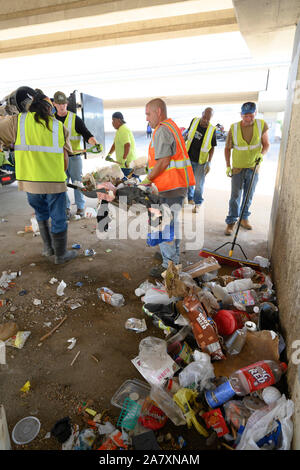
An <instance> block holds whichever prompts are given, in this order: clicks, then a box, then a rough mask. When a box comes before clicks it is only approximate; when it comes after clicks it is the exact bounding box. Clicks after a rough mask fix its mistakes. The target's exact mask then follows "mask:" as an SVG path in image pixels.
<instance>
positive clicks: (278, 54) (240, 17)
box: [232, 0, 300, 62]
mask: <svg viewBox="0 0 300 470" xmlns="http://www.w3.org/2000/svg"><path fill="white" fill-rule="evenodd" d="M232 2H233V6H234V9H235V13H236V17H237V21H238V24H239V29H240V31H241V34H242V35H243V37H244V39H245V41H246V43H247V46H248V47H249V49H250V51H251V54H252V56H253V58H254V59H256V60H268V61H277V62H280V61H290V59H291V54H292V50H293V42H294V36H295V29H296V24H297V23H298V22H299V20H300V2H299V0H272V1H271V2H270V0H251V2H249V1H248V0H232Z"/></svg>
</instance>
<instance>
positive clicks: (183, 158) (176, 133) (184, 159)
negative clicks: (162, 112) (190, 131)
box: [163, 121, 189, 166]
mask: <svg viewBox="0 0 300 470" xmlns="http://www.w3.org/2000/svg"><path fill="white" fill-rule="evenodd" d="M163 123H164V125H166V126H167V127H169V128H170V129H171V131H173V132H174V134H175V135H176V137H177V139H176V140H177V142H178V143H179V145H180V148H181V151H182V159H181V160H182V161H184V162H185V163H187V162H189V158H186V157H185V155H184V149H183V146H182V143H181V140H180V136H179V135H178V132H177V131H176V129H175V127H174V126H172V124H171V123H170V122H167V121H163ZM177 161H178V160H177ZM185 166H186V165H185Z"/></svg>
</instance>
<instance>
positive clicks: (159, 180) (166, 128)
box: [141, 98, 195, 278]
mask: <svg viewBox="0 0 300 470" xmlns="http://www.w3.org/2000/svg"><path fill="white" fill-rule="evenodd" d="M146 120H147V121H148V122H149V124H150V126H151V128H152V129H154V131H153V134H152V138H151V142H150V145H149V150H148V168H149V173H148V176H147V177H146V178H145V179H144V180H143V181H142V183H141V184H151V183H154V184H155V186H156V187H157V189H158V192H159V196H160V200H161V202H162V204H165V205H166V206H168V207H169V208H170V210H171V213H172V216H173V221H174V233H175V236H174V239H173V240H172V241H171V242H164V241H163V242H162V243H160V245H159V247H160V252H161V260H162V264H161V266H158V267H154V268H153V269H152V270H151V271H150V275H151V276H153V277H157V278H159V277H160V276H161V273H162V272H163V271H165V269H166V268H167V267H168V262H169V261H173V263H174V264H175V265H177V264H179V257H180V240H181V233H180V228H179V223H178V217H179V213H180V211H181V209H182V206H183V201H184V198H185V197H186V194H187V190H188V188H189V186H191V185H194V184H195V178H194V173H193V169H192V165H191V162H190V159H189V156H188V153H187V150H186V147H185V142H184V139H183V137H182V134H181V132H180V129H179V128H178V126H177V125H176V124H175V122H174V121H173V120H172V119H170V118H168V117H167V106H166V103H165V102H164V101H163V100H162V99H160V98H156V99H154V100H151V101H149V103H147V105H146Z"/></svg>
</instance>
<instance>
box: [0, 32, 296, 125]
mask: <svg viewBox="0 0 300 470" xmlns="http://www.w3.org/2000/svg"><path fill="white" fill-rule="evenodd" d="M0 67H1V70H2V71H3V70H6V73H5V74H2V78H1V82H0V99H2V98H4V97H5V96H6V95H7V94H9V93H11V91H13V90H14V89H16V88H18V87H19V86H23V85H27V86H30V87H32V88H41V89H42V90H43V91H44V92H45V94H47V95H49V96H50V97H52V96H53V94H54V93H55V91H57V90H61V91H63V92H64V93H65V94H66V95H67V96H68V95H69V94H70V93H71V92H73V91H74V90H78V91H79V92H83V93H87V94H90V95H93V96H96V97H98V98H102V99H103V100H104V103H105V100H115V102H116V103H117V100H118V99H123V98H134V97H149V96H150V97H159V96H176V95H194V94H214V93H222V92H238V91H257V90H260V91H263V90H264V89H265V87H266V82H267V73H268V68H269V67H272V68H273V69H274V70H276V69H277V77H275V84H274V83H273V86H274V90H275V93H276V96H283V95H284V93H285V91H286V89H285V83H286V76H287V71H288V64H266V63H257V62H254V61H253V59H252V58H251V54H250V52H249V49H248V47H247V45H246V43H245V41H244V39H243V37H242V36H241V34H240V32H238V31H236V32H231V33H222V34H212V35H201V36H194V37H187V38H177V39H168V40H163V41H153V42H142V43H136V44H122V45H114V46H106V47H99V48H93V49H83V50H78V51H65V52H59V53H51V54H42V55H41V54H39V55H31V56H26V57H16V58H10V59H2V60H0ZM217 109H218V113H219V116H218V118H216V119H217V121H218V122H220V121H223V122H225V123H227V121H228V122H232V117H233V116H232V114H233V115H234V118H235V116H237V115H238V112H239V106H238V105H219V106H217ZM115 110H121V111H123V112H126V114H127V116H128V120H129V122H130V125H131V127H132V128H134V129H136V130H141V129H143V128H144V125H145V122H144V110H143V109H142V108H137V109H135V108H133V109H126V110H122V109H111V108H108V107H105V108H104V119H105V130H106V131H112V130H113V129H112V127H111V113H112V112H113V111H115ZM170 111H172V112H173V117H174V118H177V119H178V120H179V122H178V124H179V125H180V126H183V127H186V126H187V125H188V124H189V122H190V119H191V117H192V115H193V114H194V113H195V112H196V111H197V113H199V109H198V107H196V109H195V107H193V106H190V107H186V106H185V107H173V109H170Z"/></svg>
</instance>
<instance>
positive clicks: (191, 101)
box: [103, 91, 258, 109]
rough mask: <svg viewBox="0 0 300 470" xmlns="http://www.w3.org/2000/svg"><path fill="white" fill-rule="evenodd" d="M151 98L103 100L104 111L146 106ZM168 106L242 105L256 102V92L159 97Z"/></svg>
mask: <svg viewBox="0 0 300 470" xmlns="http://www.w3.org/2000/svg"><path fill="white" fill-rule="evenodd" d="M153 98H155V97H153V96H145V97H141V98H124V99H117V100H103V103H104V107H105V108H106V109H112V108H122V109H124V108H138V107H143V106H145V105H146V103H147V102H148V101H150V100H151V99H153ZM159 98H162V99H163V100H164V101H165V102H166V103H167V105H168V106H188V105H199V106H202V105H204V104H211V105H214V104H227V103H244V102H245V101H257V100H258V92H253V91H250V92H242V93H215V94H206V95H178V96H160V97H159Z"/></svg>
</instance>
